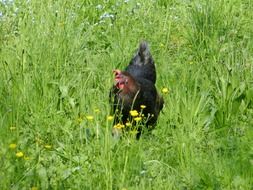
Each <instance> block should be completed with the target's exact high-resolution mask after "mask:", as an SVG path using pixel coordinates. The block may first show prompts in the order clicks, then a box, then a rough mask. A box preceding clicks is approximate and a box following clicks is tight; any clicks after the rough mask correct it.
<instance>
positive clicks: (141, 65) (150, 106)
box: [110, 42, 164, 138]
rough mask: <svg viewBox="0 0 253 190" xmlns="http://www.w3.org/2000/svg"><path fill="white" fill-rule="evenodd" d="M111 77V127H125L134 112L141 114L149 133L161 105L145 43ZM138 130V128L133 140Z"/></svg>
mask: <svg viewBox="0 0 253 190" xmlns="http://www.w3.org/2000/svg"><path fill="white" fill-rule="evenodd" d="M114 74H115V85H114V86H113V87H112V89H111V92H110V99H111V104H112V112H113V113H114V115H115V119H114V124H117V123H122V124H126V123H127V122H129V121H130V118H131V115H130V111H131V110H136V111H137V112H138V113H141V114H142V117H143V122H145V123H144V124H145V126H146V127H147V128H148V129H153V128H154V127H155V125H156V122H157V118H158V115H159V113H160V111H161V109H162V108H163V104H164V101H163V98H162V97H161V96H160V95H159V94H158V92H157V90H156V87H155V82H156V70H155V65H154V61H153V58H152V56H151V54H150V51H149V48H148V46H147V43H146V42H142V43H141V44H140V47H139V49H138V51H137V54H136V55H135V56H134V57H133V58H132V60H131V61H130V63H129V65H128V66H127V67H126V69H125V71H120V70H115V71H114ZM143 106H144V107H145V108H143ZM141 107H142V108H141ZM141 130H142V128H138V133H137V138H139V136H140V134H141Z"/></svg>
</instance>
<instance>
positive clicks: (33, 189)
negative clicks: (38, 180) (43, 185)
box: [31, 187, 39, 190]
mask: <svg viewBox="0 0 253 190" xmlns="http://www.w3.org/2000/svg"><path fill="white" fill-rule="evenodd" d="M38 189H39V188H38V187H32V188H31V190H38Z"/></svg>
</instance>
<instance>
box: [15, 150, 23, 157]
mask: <svg viewBox="0 0 253 190" xmlns="http://www.w3.org/2000/svg"><path fill="white" fill-rule="evenodd" d="M16 156H17V157H18V158H22V157H23V156H24V153H23V152H21V151H20V152H17V153H16Z"/></svg>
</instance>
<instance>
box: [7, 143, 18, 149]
mask: <svg viewBox="0 0 253 190" xmlns="http://www.w3.org/2000/svg"><path fill="white" fill-rule="evenodd" d="M16 147H17V145H16V144H15V143H11V144H10V145H9V148H10V149H15V148H16Z"/></svg>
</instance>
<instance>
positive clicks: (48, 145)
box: [44, 144, 52, 149]
mask: <svg viewBox="0 0 253 190" xmlns="http://www.w3.org/2000/svg"><path fill="white" fill-rule="evenodd" d="M44 147H45V148H46V149H51V148H52V145H50V144H46V145H45V146H44Z"/></svg>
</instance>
